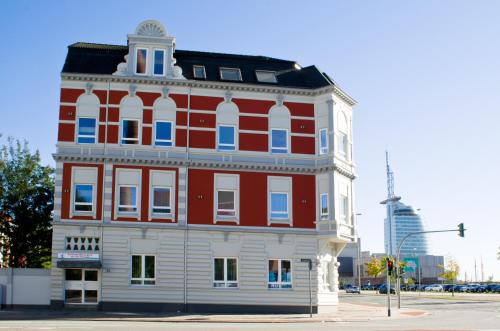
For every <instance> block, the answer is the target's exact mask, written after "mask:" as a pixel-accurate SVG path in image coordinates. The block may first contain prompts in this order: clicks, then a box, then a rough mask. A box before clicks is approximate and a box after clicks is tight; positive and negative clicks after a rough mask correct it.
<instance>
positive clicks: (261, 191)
mask: <svg viewBox="0 0 500 331" xmlns="http://www.w3.org/2000/svg"><path fill="white" fill-rule="evenodd" d="M240 225H242V226H267V174H265V173H257V172H242V173H241V174H240Z"/></svg>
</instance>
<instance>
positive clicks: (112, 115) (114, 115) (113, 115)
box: [108, 107, 120, 122]
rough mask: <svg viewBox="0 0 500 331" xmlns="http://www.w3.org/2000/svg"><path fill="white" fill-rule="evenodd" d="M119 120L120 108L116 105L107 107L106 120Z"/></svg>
mask: <svg viewBox="0 0 500 331" xmlns="http://www.w3.org/2000/svg"><path fill="white" fill-rule="evenodd" d="M119 121H120V109H119V108H116V107H109V109H108V122H119Z"/></svg>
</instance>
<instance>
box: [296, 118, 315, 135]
mask: <svg viewBox="0 0 500 331" xmlns="http://www.w3.org/2000/svg"><path fill="white" fill-rule="evenodd" d="M292 132H293V133H312V134H314V132H315V130H314V121H313V120H311V121H309V120H296V119H292Z"/></svg>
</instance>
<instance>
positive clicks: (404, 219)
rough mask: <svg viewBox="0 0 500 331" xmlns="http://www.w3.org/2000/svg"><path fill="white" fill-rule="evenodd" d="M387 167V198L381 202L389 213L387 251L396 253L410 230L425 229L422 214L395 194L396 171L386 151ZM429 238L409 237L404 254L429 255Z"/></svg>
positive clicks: (386, 225) (403, 247)
mask: <svg viewBox="0 0 500 331" xmlns="http://www.w3.org/2000/svg"><path fill="white" fill-rule="evenodd" d="M385 157H386V169H387V199H386V200H384V201H382V202H381V204H385V205H386V209H387V215H386V218H385V222H384V246H385V253H386V254H388V255H396V254H397V250H398V246H399V243H400V242H401V240H403V238H404V237H405V236H406V235H407V234H408V233H410V232H420V231H424V225H423V223H422V218H421V217H420V215H419V214H418V213H417V212H416V211H415V210H414V209H413V208H412V207H411V206H409V205H405V204H404V203H402V202H401V201H400V200H401V197H399V196H396V195H395V194H394V173H393V172H392V170H391V168H390V166H389V156H388V153H387V152H386V154H385ZM427 254H428V251H427V239H426V238H425V235H415V236H412V237H410V238H408V239H407V240H406V241H405V243H404V244H403V246H402V247H401V255H402V256H405V255H406V256H411V255H415V256H421V255H427Z"/></svg>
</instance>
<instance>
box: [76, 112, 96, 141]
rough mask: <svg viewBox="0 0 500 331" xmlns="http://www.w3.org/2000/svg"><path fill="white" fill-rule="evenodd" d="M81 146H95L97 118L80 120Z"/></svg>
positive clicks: (78, 139)
mask: <svg viewBox="0 0 500 331" xmlns="http://www.w3.org/2000/svg"><path fill="white" fill-rule="evenodd" d="M77 142H78V143H79V144H95V142H96V119H95V118H86V117H80V118H78V136H77Z"/></svg>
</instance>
